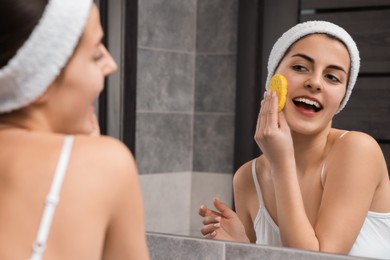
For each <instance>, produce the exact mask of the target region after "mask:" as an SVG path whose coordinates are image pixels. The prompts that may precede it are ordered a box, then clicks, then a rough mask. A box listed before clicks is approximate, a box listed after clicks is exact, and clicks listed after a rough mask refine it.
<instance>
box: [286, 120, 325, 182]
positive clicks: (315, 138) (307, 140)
mask: <svg viewBox="0 0 390 260" xmlns="http://www.w3.org/2000/svg"><path fill="white" fill-rule="evenodd" d="M330 132H331V128H330V126H329V127H327V128H325V129H324V130H323V131H321V132H319V133H316V134H312V135H302V134H299V133H295V132H291V136H292V138H293V144H294V156H295V163H296V168H297V173H298V174H305V172H307V171H311V170H312V169H313V168H316V167H318V166H319V165H320V164H322V162H323V161H324V159H325V155H326V154H327V150H328V148H329V147H328V137H329V134H330Z"/></svg>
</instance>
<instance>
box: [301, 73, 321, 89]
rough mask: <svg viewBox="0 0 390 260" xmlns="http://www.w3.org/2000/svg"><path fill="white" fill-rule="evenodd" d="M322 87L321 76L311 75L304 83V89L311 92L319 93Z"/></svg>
mask: <svg viewBox="0 0 390 260" xmlns="http://www.w3.org/2000/svg"><path fill="white" fill-rule="evenodd" d="M322 87H323V86H322V80H321V76H318V75H312V76H311V77H310V78H308V79H307V81H306V82H305V88H307V89H310V90H311V91H321V90H322Z"/></svg>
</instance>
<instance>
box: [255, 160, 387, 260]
mask: <svg viewBox="0 0 390 260" xmlns="http://www.w3.org/2000/svg"><path fill="white" fill-rule="evenodd" d="M324 166H325V163H324V164H323V167H322V171H321V181H323V173H324V168H325V167H324ZM252 176H253V181H254V183H255V187H256V192H257V196H258V199H259V211H258V212H257V215H256V218H255V221H254V222H253V227H254V229H255V232H256V244H262V245H270V246H283V244H282V240H281V238H280V232H279V227H278V226H277V225H276V223H275V222H274V220H273V219H272V217H271V215H270V214H269V213H268V210H267V208H266V207H265V206H264V202H263V196H262V194H261V190H260V185H259V182H258V180H257V175H256V159H254V160H253V161H252ZM349 255H353V256H363V257H373V258H380V259H390V212H389V213H377V212H372V211H369V212H368V214H367V217H366V220H365V221H364V224H363V226H362V228H361V230H360V233H359V235H358V237H357V239H356V241H355V243H354V245H353V246H352V249H351V251H350V252H349Z"/></svg>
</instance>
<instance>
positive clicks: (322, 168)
mask: <svg viewBox="0 0 390 260" xmlns="http://www.w3.org/2000/svg"><path fill="white" fill-rule="evenodd" d="M348 133H349V131H345V132H344V133H342V134H341V135H340V136H339V139H341V138H343V137H344V136H345V135H346V134H348ZM325 163H326V159H325V160H324V162H323V163H322V167H321V185H322V188H324V184H325Z"/></svg>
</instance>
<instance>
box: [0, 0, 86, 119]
mask: <svg viewBox="0 0 390 260" xmlns="http://www.w3.org/2000/svg"><path fill="white" fill-rule="evenodd" d="M91 6H92V0H49V2H48V4H47V6H46V7H45V11H44V12H43V15H42V17H41V19H40V21H39V23H38V25H37V26H36V27H35V28H34V30H33V32H32V33H31V35H30V37H29V38H28V39H27V40H26V42H25V43H24V44H23V45H22V47H21V48H20V49H19V50H18V51H17V53H16V54H15V56H14V57H13V58H12V59H11V60H10V61H9V62H8V64H7V65H6V66H4V67H3V68H1V69H0V113H4V112H10V111H12V110H16V109H19V108H22V107H24V106H26V105H28V104H30V103H31V102H33V101H34V100H36V99H37V98H38V97H40V96H41V95H42V94H43V93H44V92H45V90H46V89H47V88H48V86H49V85H50V84H51V83H52V82H53V80H54V79H55V78H56V77H57V76H58V75H59V74H60V72H61V69H62V68H63V67H64V66H65V65H66V63H67V61H68V59H69V58H70V57H71V55H72V53H73V50H74V48H75V47H76V45H77V43H78V41H79V39H80V36H81V35H82V32H83V30H84V27H85V24H86V21H87V18H88V16H89V13H90V10H91Z"/></svg>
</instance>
